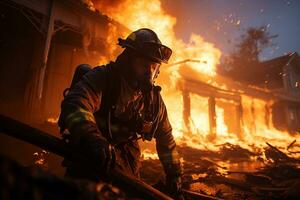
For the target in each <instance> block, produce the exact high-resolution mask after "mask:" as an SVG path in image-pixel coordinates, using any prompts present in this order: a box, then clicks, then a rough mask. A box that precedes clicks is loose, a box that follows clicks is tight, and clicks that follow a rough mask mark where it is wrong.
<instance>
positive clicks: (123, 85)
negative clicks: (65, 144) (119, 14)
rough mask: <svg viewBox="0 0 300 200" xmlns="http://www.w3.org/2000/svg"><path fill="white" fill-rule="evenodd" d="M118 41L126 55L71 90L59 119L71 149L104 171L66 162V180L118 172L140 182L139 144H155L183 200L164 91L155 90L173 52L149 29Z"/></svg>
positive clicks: (92, 71) (90, 72)
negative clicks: (113, 171) (152, 142)
mask: <svg viewBox="0 0 300 200" xmlns="http://www.w3.org/2000/svg"><path fill="white" fill-rule="evenodd" d="M118 41H119V43H118V44H119V45H120V46H121V47H123V48H124V50H123V52H122V53H121V54H120V55H119V56H118V57H117V59H116V61H115V62H110V63H109V64H107V65H105V66H98V67H95V68H93V69H90V70H87V71H88V72H87V73H86V74H85V75H83V77H82V78H81V79H80V80H79V81H78V82H77V83H76V84H74V85H71V88H70V90H69V92H68V93H67V94H66V96H65V98H64V100H63V101H62V104H61V115H60V119H59V126H60V129H61V132H64V133H65V132H66V131H67V132H69V133H70V134H69V135H70V137H69V143H70V145H72V146H74V147H76V149H78V150H79V151H80V152H81V153H84V154H85V155H86V156H87V157H88V158H89V159H91V160H93V161H94V162H95V163H97V164H99V165H101V166H102V169H103V171H101V172H98V173H99V174H94V173H92V172H91V170H88V169H87V168H86V166H84V164H83V163H82V164H78V163H77V164H74V163H72V162H70V161H68V160H65V161H64V165H65V166H66V175H67V176H71V177H76V178H86V179H90V180H95V181H97V180H98V179H99V178H101V174H105V171H106V170H109V169H110V168H111V167H116V168H119V169H121V170H122V171H123V172H125V173H127V174H131V175H134V176H136V177H139V168H140V162H139V158H140V155H141V152H140V147H139V144H138V139H140V138H141V139H142V140H149V141H150V140H152V139H155V140H156V150H157V153H158V156H159V159H160V161H161V163H162V165H163V168H164V171H165V174H166V186H167V189H168V191H169V193H170V194H172V195H173V197H175V198H182V195H181V194H182V191H181V176H182V168H181V163H180V160H179V156H178V153H177V151H176V143H175V141H174V138H173V135H172V127H171V124H170V122H169V120H168V115H167V110H166V106H165V104H164V101H163V99H162V97H161V95H160V90H161V88H160V87H159V86H156V85H154V81H155V79H156V78H157V76H158V74H159V69H160V65H161V63H167V62H168V60H169V58H170V56H171V54H172V50H171V49H170V48H168V47H167V46H165V45H163V44H162V43H161V41H160V40H159V38H158V36H157V35H156V33H155V32H154V31H152V30H150V29H146V28H142V29H139V30H137V31H134V32H132V33H131V34H130V35H129V36H128V37H127V38H126V39H125V40H124V39H121V38H119V39H118ZM80 67H81V68H84V69H86V68H87V66H86V65H81V66H80ZM112 163H113V164H112Z"/></svg>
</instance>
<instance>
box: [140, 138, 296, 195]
mask: <svg viewBox="0 0 300 200" xmlns="http://www.w3.org/2000/svg"><path fill="white" fill-rule="evenodd" d="M291 144H292V143H291ZM292 145H295V142H294V143H293V144H292ZM292 145H289V146H292ZM218 146H219V151H209V150H199V149H194V148H191V147H187V146H179V147H178V150H179V153H180V155H181V156H182V158H183V160H184V162H183V167H184V177H183V185H184V188H185V189H187V190H189V191H193V192H196V193H201V194H204V195H211V196H214V197H216V198H222V199H251V200H258V199H299V197H300V191H299V188H300V187H299V186H300V165H299V163H300V162H299V161H300V160H299V159H298V158H294V157H292V156H290V155H287V154H286V153H284V152H283V151H281V150H280V149H281V148H278V147H275V146H273V145H271V144H270V143H266V146H265V148H263V149H262V150H261V152H251V151H250V150H248V149H245V148H242V147H240V146H238V145H232V144H230V143H225V144H222V145H218ZM289 148H291V147H289ZM289 148H286V149H287V150H288V149H289ZM287 152H288V151H287ZM263 155H265V157H264V156H263ZM253 159H256V161H257V162H260V165H258V167H257V168H256V169H255V170H254V171H249V170H248V169H247V165H249V164H251V162H253ZM245 162H246V163H245ZM244 163H245V164H244ZM239 164H244V166H245V168H244V169H243V170H240V171H236V170H231V167H230V166H231V165H239ZM160 167H161V166H160V163H159V160H155V159H147V160H144V161H143V162H142V170H141V177H142V179H143V180H144V181H146V182H148V183H151V184H153V183H155V181H161V180H160V179H163V176H162V174H161V168H160ZM158 177H160V178H158Z"/></svg>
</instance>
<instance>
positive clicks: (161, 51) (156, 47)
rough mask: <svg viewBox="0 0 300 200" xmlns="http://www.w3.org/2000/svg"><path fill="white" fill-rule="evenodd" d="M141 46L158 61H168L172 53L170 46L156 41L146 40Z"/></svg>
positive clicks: (145, 52)
mask: <svg viewBox="0 0 300 200" xmlns="http://www.w3.org/2000/svg"><path fill="white" fill-rule="evenodd" d="M141 48H142V51H143V52H144V54H146V55H147V56H149V57H150V58H152V59H154V60H155V61H158V62H164V63H167V62H168V60H169V59H170V57H171V55H172V50H171V49H170V48H169V47H167V46H165V45H162V44H157V43H154V42H144V43H143V44H142V47H141Z"/></svg>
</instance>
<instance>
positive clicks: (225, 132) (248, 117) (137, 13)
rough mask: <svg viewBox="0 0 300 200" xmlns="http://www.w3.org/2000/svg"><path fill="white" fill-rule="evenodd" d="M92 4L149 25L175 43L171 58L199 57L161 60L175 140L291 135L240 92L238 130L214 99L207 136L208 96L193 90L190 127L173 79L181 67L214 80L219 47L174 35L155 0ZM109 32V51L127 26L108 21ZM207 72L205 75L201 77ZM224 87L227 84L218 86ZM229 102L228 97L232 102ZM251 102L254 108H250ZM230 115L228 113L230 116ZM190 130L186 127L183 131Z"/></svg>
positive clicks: (242, 140)
mask: <svg viewBox="0 0 300 200" xmlns="http://www.w3.org/2000/svg"><path fill="white" fill-rule="evenodd" d="M93 3H94V4H93V5H94V6H95V8H97V9H98V10H100V11H101V12H103V13H105V14H107V15H108V16H109V17H111V18H112V19H114V20H115V21H117V22H120V23H121V24H123V25H125V26H126V27H127V28H129V29H130V30H137V29H139V28H150V29H152V30H154V31H155V32H156V33H157V34H158V36H159V38H160V39H161V41H162V42H163V44H165V45H167V46H169V47H170V48H171V49H173V55H172V57H171V60H170V63H175V62H180V61H183V60H195V61H197V62H186V63H184V65H182V66H180V65H173V66H162V73H161V74H160V77H159V79H158V83H159V84H161V85H162V86H163V88H164V90H163V91H162V95H163V98H164V101H165V103H166V106H167V109H168V114H169V120H170V122H171V124H172V126H173V135H174V137H175V139H176V141H177V142H178V143H182V144H183V143H185V144H187V145H190V146H193V147H196V148H209V149H216V146H215V144H221V143H226V142H230V143H233V144H238V145H241V146H243V147H246V148H251V145H253V144H255V145H256V146H265V142H266V141H270V140H272V142H274V144H275V145H279V146H280V145H281V146H282V145H284V146H286V145H287V144H288V143H290V142H291V141H293V140H294V137H292V136H290V135H289V134H288V133H287V132H285V131H278V130H276V129H275V128H274V127H273V126H269V127H268V126H266V124H265V118H264V114H262V113H265V111H264V109H265V104H266V102H264V101H262V100H259V99H253V98H251V97H247V96H242V105H243V108H244V113H243V119H244V123H243V124H242V127H241V132H242V133H241V135H239V134H237V133H234V131H232V130H231V129H232V128H230V127H229V126H228V123H227V122H226V121H228V120H226V117H227V118H228V116H227V115H230V114H227V113H226V112H227V111H228V110H230V109H231V108H229V107H230V106H229V107H226V106H225V107H224V106H222V105H223V104H222V105H219V104H218V103H217V104H216V140H214V141H211V140H210V139H209V137H208V136H209V132H210V131H209V130H210V128H209V116H208V98H207V97H200V96H199V95H195V94H191V97H190V100H191V115H190V119H189V120H190V127H189V129H188V130H187V127H184V126H185V125H184V124H185V123H184V119H183V100H182V91H181V90H179V89H178V87H177V81H178V80H180V79H181V75H180V74H181V73H180V72H179V71H180V70H181V69H182V68H183V67H184V68H185V69H184V70H185V73H186V74H188V76H189V77H190V78H193V79H199V78H200V79H204V80H206V82H207V83H210V84H215V83H214V82H213V80H214V77H215V76H216V65H217V64H219V61H220V57H221V51H220V50H219V49H217V48H216V47H215V45H214V44H212V43H209V42H206V41H205V40H204V38H203V37H201V36H200V35H197V34H195V33H192V34H191V35H190V39H189V41H188V42H184V41H183V40H182V39H180V38H177V37H176V35H175V31H174V26H175V24H176V20H177V19H176V18H175V17H174V16H171V15H169V14H167V13H166V12H165V11H164V10H163V9H162V5H161V2H160V1H159V0H139V1H135V0H124V1H112V2H111V1H109V2H108V1H103V0H94V1H93ZM109 27H110V28H109V30H108V31H109V34H108V35H109V37H108V38H107V42H108V45H109V51H110V52H111V54H113V53H114V52H115V48H116V41H117V38H118V37H120V36H125V35H128V34H129V32H122V33H119V32H117V29H116V28H114V27H113V25H112V24H111V25H110V26H109ZM113 56H116V55H112V56H108V57H106V59H104V60H103V59H102V60H101V62H104V61H109V60H110V59H111V58H112V57H113ZM203 76H205V77H203ZM220 87H221V88H226V86H220ZM227 103H228V104H230V102H227ZM231 104H232V103H231ZM252 105H254V108H255V113H253V111H251V110H249V109H250V108H251V107H253V106H252ZM229 118H230V116H229ZM187 132H188V133H187ZM150 154H151V153H149V152H148V151H145V152H144V155H145V157H147V158H153V157H155V156H153V155H150Z"/></svg>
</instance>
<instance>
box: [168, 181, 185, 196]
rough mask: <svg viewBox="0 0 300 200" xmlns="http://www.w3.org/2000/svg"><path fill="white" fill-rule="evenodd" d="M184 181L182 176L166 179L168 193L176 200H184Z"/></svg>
mask: <svg viewBox="0 0 300 200" xmlns="http://www.w3.org/2000/svg"><path fill="white" fill-rule="evenodd" d="M181 185H182V181H181V176H170V175H167V177H166V187H167V190H168V193H169V194H170V195H171V196H172V197H173V198H174V199H176V200H184V195H183V192H182V188H181Z"/></svg>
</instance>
